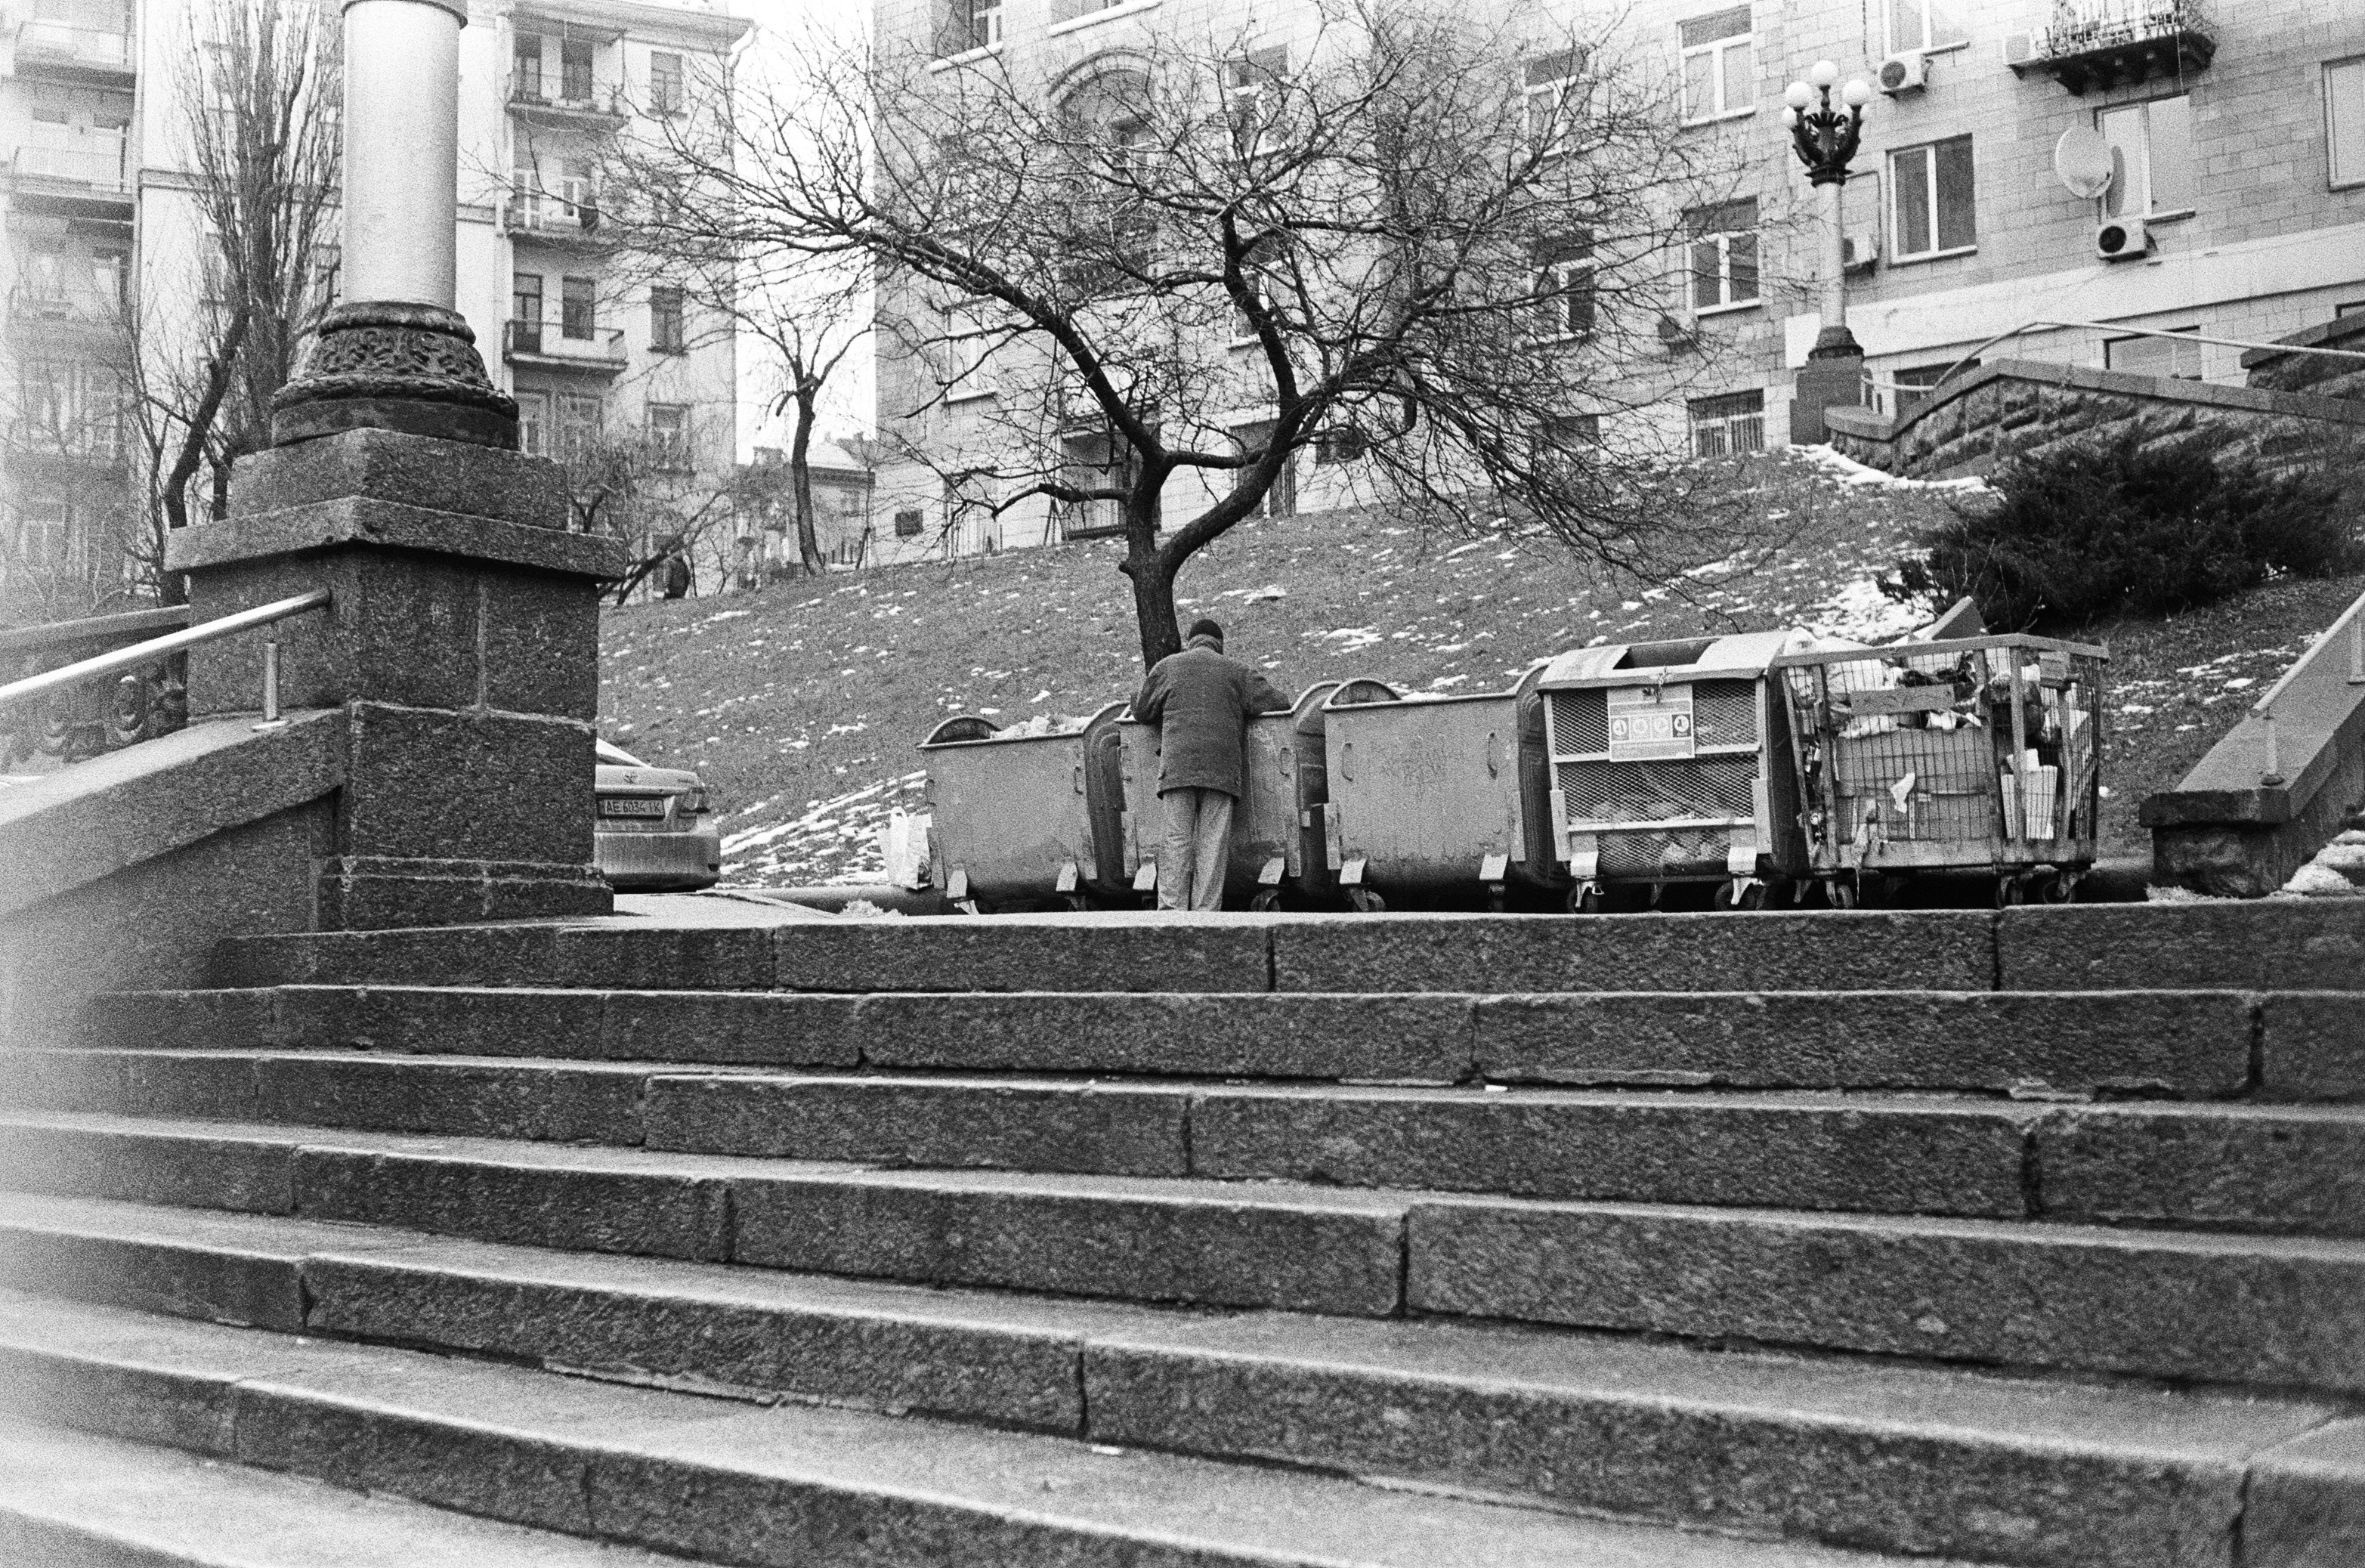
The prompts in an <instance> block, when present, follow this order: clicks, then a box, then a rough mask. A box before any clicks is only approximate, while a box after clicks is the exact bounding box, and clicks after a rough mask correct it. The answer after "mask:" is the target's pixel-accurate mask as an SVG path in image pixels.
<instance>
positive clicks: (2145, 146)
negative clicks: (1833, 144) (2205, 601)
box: [875, 0, 2365, 551]
mask: <svg viewBox="0 0 2365 1568" xmlns="http://www.w3.org/2000/svg"><path fill="white" fill-rule="evenodd" d="M1588 14H1595V13H1588V12H1586V11H1584V10H1581V9H1577V10H1570V11H1568V12H1567V13H1566V15H1565V16H1564V18H1563V19H1564V21H1567V22H1573V23H1575V24H1577V25H1579V26H1582V25H1583V24H1584V23H1585V20H1586V16H1587V15H1588ZM1619 15H1620V18H1621V20H1620V27H1621V28H1623V29H1624V30H1625V34H1626V36H1625V37H1624V38H1622V39H1620V42H1621V43H1622V44H1624V45H1627V46H1630V47H1631V57H1632V58H1633V59H1635V60H1636V61H1638V62H1640V64H1641V68H1642V70H1644V71H1645V72H1655V73H1659V78H1660V80H1661V81H1662V82H1663V83H1664V85H1665V88H1666V90H1667V92H1668V94H1669V95H1670V96H1671V97H1672V98H1673V99H1674V100H1675V101H1676V103H1677V104H1678V105H1679V108H1678V110H1677V115H1678V118H1679V119H1680V121H1681V123H1680V125H1679V126H1678V127H1677V128H1676V129H1675V131H1674V134H1676V135H1677V136H1679V137H1682V138H1685V139H1686V140H1689V141H1691V142H1692V143H1694V144H1695V145H1696V147H1697V148H1698V151H1700V152H1701V153H1702V156H1703V162H1705V163H1707V164H1708V165H1709V166H1712V167H1724V168H1727V169H1729V170H1730V171H1731V179H1730V181H1729V189H1728V190H1727V191H1726V192H1725V193H1724V194H1723V195H1721V196H1720V199H1718V200H1717V201H1716V202H1714V203H1713V204H1711V205H1708V206H1704V207H1698V208H1695V209H1693V210H1690V211H1685V212H1682V213H1680V214H1679V215H1674V216H1675V217H1676V222H1674V223H1673V224H1672V225H1671V228H1673V229H1674V230H1675V231H1676V234H1677V235H1678V237H1679V239H1678V243H1679V246H1680V249H1681V252H1682V253H1681V254H1679V255H1676V256H1672V257H1670V258H1669V263H1670V264H1669V266H1668V268H1667V274H1668V282H1667V285H1666V288H1665V294H1664V301H1663V305H1664V309H1663V312H1662V316H1661V319H1660V321H1659V323H1658V327H1659V330H1658V332H1657V333H1656V337H1657V339H1658V342H1659V345H1660V346H1659V347H1658V348H1656V349H1652V350H1643V351H1639V352H1641V353H1644V354H1646V355H1647V354H1653V353H1656V354H1661V355H1664V358H1663V359H1661V360H1658V361H1655V362H1653V363H1650V364H1644V363H1642V362H1641V361H1640V360H1637V361H1636V362H1635V363H1633V364H1631V370H1632V371H1633V373H1634V374H1635V375H1636V376H1637V377H1639V378H1644V379H1647V378H1650V377H1653V376H1663V375H1667V373H1668V372H1669V371H1670V370H1676V371H1680V373H1681V374H1679V375H1675V376H1674V377H1673V379H1676V380H1679V381H1681V382H1682V383H1684V390H1683V392H1682V393H1681V394H1679V395H1678V396H1676V397H1674V398H1668V399H1666V400H1665V401H1664V404H1663V405H1661V406H1660V407H1659V408H1657V409H1655V410H1654V411H1653V414H1652V415H1651V416H1649V417H1653V418H1656V419H1658V420H1662V421H1663V429H1664V433H1666V434H1667V435H1669V436H1670V437H1672V438H1673V440H1674V441H1675V442H1678V443H1680V444H1681V445H1682V446H1683V447H1684V448H1686V449H1687V450H1689V451H1690V452H1692V453H1693V454H1696V455H1698V456H1704V457H1709V456H1719V455H1724V454H1732V453H1738V452H1748V451H1754V450H1760V449H1763V448H1765V447H1766V446H1769V445H1778V444H1781V443H1782V442H1785V441H1787V439H1788V430H1789V419H1788V414H1789V407H1788V405H1789V403H1790V400H1791V396H1792V385H1793V382H1794V379H1795V377H1796V376H1797V375H1798V373H1799V369H1800V368H1801V367H1802V366H1803V365H1804V364H1806V359H1807V353H1808V351H1809V350H1810V348H1811V347H1812V346H1813V344H1814V342H1815V339H1816V335H1817V333H1818V331H1819V330H1820V329H1821V325H1822V322H1821V316H1820V314H1819V302H1818V297H1817V270H1818V265H1819V262H1818V257H1819V254H1820V251H1821V228H1820V220H1819V218H1818V216H1817V210H1816V206H1815V203H1814V200H1813V198H1812V193H1811V192H1810V188H1809V186H1808V185H1807V183H1806V180H1805V177H1804V172H1803V170H1802V168H1801V167H1800V165H1799V162H1798V160H1797V158H1796V157H1795V156H1794V154H1793V153H1792V151H1791V150H1790V138H1789V134H1788V131H1787V130H1786V129H1785V128H1784V126H1783V124H1782V116H1783V108H1784V101H1783V94H1784V89H1785V87H1786V85H1787V84H1788V83H1790V82H1792V81H1793V80H1797V79H1799V78H1803V77H1804V76H1806V75H1807V73H1809V71H1810V68H1811V66H1812V65H1813V64H1814V62H1818V61H1821V60H1830V61H1833V62H1835V63H1836V64H1837V65H1838V66H1839V67H1840V70H1841V72H1842V74H1843V79H1844V78H1845V77H1848V76H1862V77H1863V78H1865V79H1866V81H1867V82H1872V83H1876V84H1878V85H1879V87H1880V91H1878V92H1877V93H1876V94H1875V95H1874V96H1873V98H1872V100H1871V102H1870V104H1869V105H1868V106H1867V107H1866V112H1865V119H1864V129H1863V140H1862V145H1861V148H1860V150H1859V151H1858V153H1857V155H1856V157H1855V161H1854V163H1853V169H1854V174H1853V177H1852V178H1851V179H1850V181H1849V183H1848V185H1847V186H1846V188H1845V190H1844V196H1843V203H1842V207H1843V229H1844V232H1845V233H1846V235H1847V242H1846V256H1847V274H1848V285H1849V288H1848V294H1849V312H1850V325H1851V327H1852V329H1853V330H1854V332H1855V337H1856V339H1857V340H1858V342H1860V343H1861V344H1862V345H1863V347H1864V349H1865V351H1866V366H1865V369H1866V375H1865V387H1864V400H1865V402H1866V404H1867V405H1868V406H1871V407H1874V408H1877V409H1882V410H1883V411H1894V410H1895V409H1897V408H1898V407H1899V406H1900V403H1903V404H1906V405H1910V404H1911V400H1912V399H1914V398H1916V397H1917V396H1918V395H1919V394H1920V391H1921V389H1922V388H1925V387H1926V386H1929V385H1931V384H1932V383H1933V382H1934V381H1935V380H1936V379H1937V377H1938V376H1939V375H1942V374H1943V373H1944V372H1945V371H1946V370H1947V369H1948V368H1949V367H1951V366H1954V365H1956V364H1959V363H1960V362H1962V361H1964V360H1966V359H1977V358H1978V357H1979V356H1980V355H1981V354H1982V353H1988V354H1994V355H1999V356H2001V355H2007V354H2008V355H2011V356H2013V357H2017V358H2023V359H2037V360H2050V361H2056V362H2059V363H2064V364H2085V365H2094V366H2101V367H2108V368H2113V369H2119V370H2126V371H2133V372H2135V373H2138V374H2148V375H2163V376H2178V377H2194V378H2202V379H2207V380H2213V381H2225V382H2238V381H2240V380H2241V379H2242V375H2243V372H2242V370H2241V367H2240V365H2239V363H2238V362H2239V359H2240V356H2241V354H2242V353H2243V352H2244V350H2243V349H2242V347H2240V346H2239V343H2240V342H2251V341H2259V340H2265V339H2269V338H2272V337H2277V336H2280V335H2282V334H2284V333H2288V332H2291V331H2294V330H2300V329H2303V328H2305V327H2308V326H2311V325H2313V324H2315V323H2319V322H2322V321H2325V320H2327V319H2332V318H2333V317H2334V316H2336V315H2337V314H2339V313H2341V312H2344V311H2347V310H2351V309H2359V308H2365V4H2359V3H2357V0H2241V3H2240V4H2235V3H2232V0H1751V3H1742V4H1735V3H1733V0H1637V3H1636V4H1634V5H1631V6H1627V7H1625V8H1623V9H1622V11H1620V13H1619ZM1550 20H1551V17H1550V16H1549V15H1548V14H1546V15H1543V16H1540V17H1539V22H1540V27H1539V32H1540V34H1541V32H1542V31H1543V30H1544V29H1543V26H1542V25H1541V24H1548V23H1549V22H1550ZM1318 25H1319V18H1318V17H1317V15H1316V7H1315V6H1312V5H1311V4H1306V3H1304V0H1297V3H1295V4H1282V5H1269V6H1255V7H1251V6H1248V5H1246V4H1243V3H1240V0H1119V3H1117V4H1113V5H1107V6H1094V5H1093V4H1091V3H1090V0H879V5H878V10H877V13H876V29H875V30H876V34H877V37H878V39H880V47H881V48H901V49H906V50H922V51H927V52H931V53H934V54H935V55H936V56H938V57H940V68H941V69H943V70H947V71H951V70H958V69H960V68H962V66H963V65H964V64H967V63H971V62H979V61H981V60H986V59H989V58H990V59H991V60H992V62H993V63H994V66H995V68H996V69H1009V70H1012V71H1013V72H1014V73H1015V71H1016V70H1018V69H1019V67H1018V66H1016V65H1014V64H1013V62H1014V61H1023V60H1024V59H1025V57H1026V56H1027V55H1029V54H1034V55H1037V56H1038V57H1040V58H1041V59H1042V60H1043V61H1044V62H1045V63H1044V64H1043V65H1042V66H1040V67H1038V68H1037V73H1038V74H1040V75H1041V76H1043V77H1044V78H1046V79H1048V80H1052V81H1058V82H1066V81H1078V80H1083V79H1086V78H1088V77H1089V75H1090V73H1091V68H1092V62H1093V60H1094V59H1095V58H1098V57H1106V58H1107V59H1109V60H1111V61H1118V60H1124V59H1128V58H1130V59H1136V60H1138V59H1143V58H1154V57H1155V56H1156V54H1157V52H1158V51H1159V50H1160V47H1161V43H1162V41H1163V40H1168V39H1178V38H1179V39H1187V40H1189V42H1190V43H1194V44H1195V45H1196V46H1197V47H1198V48H1200V49H1202V50H1204V49H1205V48H1206V46H1207V44H1208V42H1209V41H1210V40H1239V41H1237V42H1236V43H1232V44H1230V47H1236V48H1238V49H1239V50H1240V51H1241V52H1242V54H1243V57H1244V58H1257V57H1263V58H1268V59H1282V60H1286V59H1290V58H1294V57H1295V58H1302V54H1301V53H1300V52H1299V51H1302V50H1306V49H1307V48H1308V47H1310V46H1311V44H1312V42H1313V40H1314V39H1315V38H1316V36H1317V29H1318ZM2065 136H2066V137H2067V140H2068V146H2067V147H2066V148H2065V145H2064V143H2065ZM2097 148H2099V149H2101V150H2102V154H2103V159H2104V162H2106V164H2107V166H2108V168H2109V170H2110V172H2111V179H2110V182H2109V184H2108V187H2107V188H2106V189H2105V190H2103V191H2102V193H2101V194H2099V195H2097V194H2093V192H2092V189H2091V181H2090V179H2089V180H2088V181H2087V183H2086V184H2084V185H2079V186H2078V187H2077V188H2072V185H2071V183H2070V182H2069V181H2068V180H2067V179H2065V176H2064V174H2063V172H2062V170H2063V168H2065V167H2066V168H2068V170H2069V172H2070V174H2073V175H2074V174H2077V173H2078V172H2079V171H2078V166H2079V162H2080V160H2081V159H2087V160H2090V159H2091V158H2092V157H2093V156H2094V150H2095V149H2097ZM2089 173H2090V171H2089ZM2046 323H2054V324H2051V325H2047V324H2046ZM2158 333H2167V334H2172V335H2171V336H2166V337H2163V336H2158V335H2154V334H2158ZM2187 339H2189V340H2191V341H2189V342H2188V341H2183V340H2187ZM2208 339H2225V340H2235V342H2206V341H2203V340H2208ZM910 359H911V356H910V355H908V354H906V355H901V356H899V355H898V353H896V351H895V349H894V346H893V344H892V342H891V341H890V342H883V343H882V347H881V349H880V367H879V374H878V387H879V407H878V418H879V422H880V429H881V431H884V432H887V433H890V434H892V435H896V436H900V437H901V438H902V439H903V440H905V441H907V442H914V443H917V444H920V445H922V446H923V447H924V448H926V449H928V450H930V451H931V452H935V451H937V450H943V451H946V452H947V453H951V454H960V453H961V451H962V448H963V445H964V442H974V441H975V440H976V439H978V431H980V430H981V428H982V426H981V424H980V422H979V421H977V420H974V419H967V418H965V416H964V405H965V404H966V403H968V402H969V401H970V399H972V398H980V399H981V398H989V397H991V396H992V392H991V387H992V381H993V377H992V373H991V367H982V368H981V369H980V370H978V371H977V372H976V373H974V374H972V375H970V376H968V377H967V378H965V379H964V381H963V382H962V383H961V384H960V385H959V386H955V387H954V388H952V390H951V395H950V396H948V397H946V398H941V399H939V400H938V401H937V402H936V405H935V406H933V407H930V408H928V409H926V411H925V413H923V414H919V415H916V416H915V415H914V414H913V412H912V410H913V409H915V408H917V407H919V406H920V405H922V404H924V403H927V402H928V401H929V395H930V394H931V392H932V391H933V390H934V389H935V386H936V385H937V384H938V383H941V380H942V377H941V375H940V374H939V375H937V377H936V381H935V382H932V381H931V380H930V377H929V375H928V374H927V371H926V369H925V367H923V366H920V365H917V364H912V363H909V361H910ZM899 361H900V363H899ZM961 460H962V459H961V458H959V457H958V456H956V457H955V460H954V461H955V462H956V463H958V461H961ZM1355 461H1356V454H1353V453H1351V452H1350V453H1331V452H1327V451H1326V452H1314V453H1306V454H1300V456H1299V460H1298V465H1297V466H1296V468H1295V471H1294V472H1293V473H1292V474H1290V475H1288V476H1285V482H1284V484H1283V487H1281V490H1280V492H1279V493H1278V494H1277V495H1276V497H1275V500H1274V508H1275V510H1293V509H1296V508H1306V509H1308V510H1311V509H1317V508H1321V507H1325V506H1329V505H1335V504H1339V503H1340V502H1341V501H1342V500H1346V499H1350V498H1353V497H1354V495H1355V493H1356V487H1355V486H1354V484H1353V483H1352V479H1353V473H1354V465H1355ZM880 495H881V502H880V504H881V506H882V507H884V508H887V509H888V510H890V511H891V512H896V513H902V514H904V515H905V516H906V518H907V525H908V520H909V519H910V518H912V517H925V520H926V521H927V523H928V528H929V532H930V533H931V534H932V535H933V536H935V537H934V538H933V539H932V543H936V547H937V548H938V549H940V550H953V551H959V550H963V549H969V548H979V549H981V548H987V547H990V545H989V541H990V542H991V545H992V546H1001V547H1011V546H1016V545H1025V544H1031V543H1039V542H1046V541H1053V540H1057V539H1059V538H1061V537H1065V536H1069V535H1070V533H1071V532H1073V530H1072V527H1071V524H1072V523H1073V522H1074V521H1077V520H1076V519H1074V518H1073V517H1072V516H1066V517H1063V516H1062V514H1061V513H1060V512H1059V510H1057V509H1054V508H1051V507H1048V506H1043V505H1028V504H1024V503H1022V504H1021V505H1018V506H1014V507H1013V508H1011V509H1010V510H1007V511H1005V512H1004V513H1003V514H1002V516H1001V517H999V518H998V519H995V520H993V521H991V522H990V523H982V524H978V523H968V524H964V523H963V522H962V521H960V520H961V518H962V516H963V513H962V510H961V506H960V502H959V501H958V498H955V497H953V496H952V495H951V494H950V493H949V492H947V491H945V490H944V489H943V487H942V486H941V483H940V482H938V481H936V480H934V479H933V477H932V471H931V470H929V469H926V468H925V467H922V466H919V465H902V466H900V467H891V468H889V469H887V470H886V471H884V472H882V474H881V476H880ZM1183 499H1184V500H1185V501H1187V499H1188V498H1183ZM1082 521H1084V522H1085V523H1086V524H1087V527H1086V528H1085V529H1084V530H1083V532H1091V531H1092V530H1091V529H1090V527H1089V524H1090V522H1091V521H1093V520H1090V519H1084V520H1082Z"/></svg>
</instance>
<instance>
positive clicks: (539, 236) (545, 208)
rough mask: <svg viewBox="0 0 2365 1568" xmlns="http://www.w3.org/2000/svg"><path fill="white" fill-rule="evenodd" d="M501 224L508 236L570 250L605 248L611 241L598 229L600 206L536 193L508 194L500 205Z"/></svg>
mask: <svg viewBox="0 0 2365 1568" xmlns="http://www.w3.org/2000/svg"><path fill="white" fill-rule="evenodd" d="M501 226H502V227H503V228H505V229H507V230H509V233H510V239H512V240H531V241H538V242H540V243H542V244H545V245H555V246H559V247H562V248H564V249H566V250H570V251H605V250H609V249H611V247H612V244H613V241H610V240H609V239H608V238H607V237H606V236H604V235H602V234H601V233H600V208H599V207H597V206H595V205H592V204H590V203H582V204H577V203H576V202H571V201H566V200H562V199H561V198H559V197H557V196H547V195H543V194H540V193H535V194H531V195H526V196H510V199H509V200H508V201H507V202H505V203H503V204H502V206H501Z"/></svg>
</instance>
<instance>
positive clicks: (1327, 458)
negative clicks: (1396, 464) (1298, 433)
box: [1314, 429, 1372, 468]
mask: <svg viewBox="0 0 2365 1568" xmlns="http://www.w3.org/2000/svg"><path fill="white" fill-rule="evenodd" d="M1371 445H1372V443H1371V441H1370V440H1369V439H1368V438H1367V437H1366V436H1365V435H1364V434H1363V432H1362V431H1359V430H1354V429H1347V430H1339V431H1326V432H1325V433H1323V434H1321V435H1318V436H1316V437H1315V438H1314V465H1315V466H1316V467H1317V468H1335V467H1337V466H1338V465H1339V464H1341V463H1352V462H1354V461H1355V460H1356V459H1357V458H1359V457H1361V456H1362V455H1363V454H1364V453H1366V452H1368V451H1370V450H1371Z"/></svg>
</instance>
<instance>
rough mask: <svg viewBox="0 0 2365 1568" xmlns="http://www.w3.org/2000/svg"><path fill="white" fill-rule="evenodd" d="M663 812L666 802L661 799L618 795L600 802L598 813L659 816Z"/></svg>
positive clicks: (613, 815) (602, 814)
mask: <svg viewBox="0 0 2365 1568" xmlns="http://www.w3.org/2000/svg"><path fill="white" fill-rule="evenodd" d="M665 813H666V803H665V801H663V800H662V799H658V800H649V799H646V798H636V797H633V796H631V795H620V796H612V797H611V798H609V799H607V800H604V801H600V815H601V816H603V817H661V816H663V815H665Z"/></svg>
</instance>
